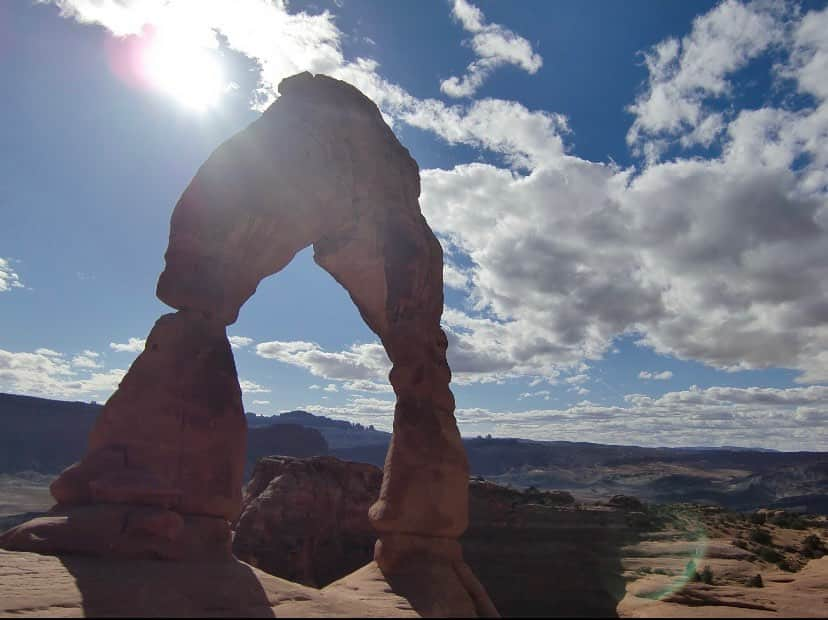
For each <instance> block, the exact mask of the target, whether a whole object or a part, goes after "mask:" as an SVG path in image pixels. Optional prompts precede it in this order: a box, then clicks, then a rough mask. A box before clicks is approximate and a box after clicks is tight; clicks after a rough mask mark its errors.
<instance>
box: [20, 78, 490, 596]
mask: <svg viewBox="0 0 828 620" xmlns="http://www.w3.org/2000/svg"><path fill="white" fill-rule="evenodd" d="M279 90H280V93H281V97H280V98H279V99H278V100H277V101H276V102H275V103H274V104H273V105H272V106H271V107H270V108H269V109H268V110H267V111H266V112H265V113H264V114H263V115H262V116H261V117H260V118H259V119H258V120H256V121H255V122H254V123H252V124H251V125H250V126H249V127H248V128H247V129H245V130H244V131H242V132H240V133H239V134H237V135H235V136H233V137H232V138H230V139H229V140H228V141H227V142H225V143H224V144H222V145H221V146H220V147H219V148H218V149H216V151H215V152H214V153H213V154H212V155H211V156H210V157H209V159H208V160H207V161H206V162H205V164H204V165H203V166H202V167H201V169H200V170H199V171H198V174H197V175H196V176H195V178H194V179H193V180H192V182H191V183H190V185H189V186H188V187H187V189H186V190H185V192H184V194H183V195H182V197H181V199H180V200H179V202H178V204H177V205H176V207H175V210H174V212H173V215H172V218H171V223H170V239H169V246H168V249H167V252H166V255H165V258H166V267H165V269H164V271H163V273H162V274H161V276H160V278H159V281H158V288H157V294H158V297H159V298H160V299H161V300H162V301H164V302H165V303H167V304H168V305H170V306H172V307H173V308H176V309H177V310H178V311H177V312H175V313H173V314H168V315H165V316H163V317H161V318H160V319H159V320H158V322H157V323H156V325H155V327H154V328H153V329H152V331H151V333H150V335H149V337H148V339H147V344H146V349H145V351H144V352H143V353H142V354H141V355H140V356H139V357H138V358H137V359H136V361H135V362H134V364H133V365H132V367H131V368H130V370H129V373H128V374H127V375H126V377H125V378H124V379H123V381H122V383H121V385H120V387H119V389H118V390H117V391H116V393H115V394H114V395H113V396H112V397H111V398H110V400H109V401H108V402H107V404H106V407H105V409H104V412H103V413H102V415H101V417H100V419H99V420H98V422H97V423H96V426H95V428H94V430H93V432H92V434H91V436H90V441H89V448H88V452H87V455H86V456H85V457H84V459H83V460H82V461H81V462H80V463H78V464H76V465H74V466H72V467H71V468H69V469H68V470H66V471H65V472H64V473H63V474H62V475H61V477H60V478H59V479H58V480H56V482H55V483H54V484H53V486H52V492H53V495H54V496H55V499H56V500H57V501H58V505H57V507H56V509H55V510H54V511H53V512H54V515H55V516H54V517H53V518H52V521H49V522H41V523H40V524H39V525H37V526H36V527H29V528H28V529H27V528H26V527H25V526H22V529H21V530H19V531H18V532H17V533H16V534H15V535H14V536H11V537H7V538H6V540H4V541H3V542H4V544H5V546H7V547H8V548H17V549H30V550H40V551H46V552H62V551H77V550H81V551H85V552H89V553H94V554H100V555H128V556H139V557H146V556H149V557H166V558H187V557H194V556H195V557H203V556H219V557H220V556H222V555H225V554H228V553H229V540H230V537H229V527H228V522H229V521H232V520H233V519H234V518H235V517H236V516H237V514H238V511H239V508H240V503H241V496H240V489H241V486H242V469H243V462H244V456H243V455H244V450H245V433H246V424H245V420H244V414H243V409H242V404H241V392H240V389H239V385H238V379H237V376H236V370H235V365H234V361H233V355H232V351H231V349H230V346H229V343H228V341H227V336H226V333H225V327H226V325H228V324H231V323H233V322H234V321H235V320H236V318H237V316H238V312H239V309H240V308H241V306H242V305H243V304H244V302H245V301H246V300H247V299H248V298H249V297H250V296H251V295H252V294H253V293H254V292H255V290H256V286H257V285H258V283H259V282H260V281H261V280H262V279H263V278H265V277H267V276H269V275H271V274H274V273H276V272H278V271H279V270H281V269H282V268H283V267H285V265H287V264H288V263H289V262H290V260H291V259H292V258H293V256H294V255H295V254H296V253H297V252H298V251H299V250H301V249H303V248H305V247H307V246H309V245H313V247H314V259H315V261H316V262H317V263H318V264H319V265H320V266H321V267H323V268H324V269H326V270H327V271H328V272H329V273H331V275H333V277H334V278H336V280H337V281H338V282H339V283H340V284H342V285H343V286H344V287H345V288H346V289H347V290H348V292H349V294H350V296H351V298H352V299H353V301H354V303H355V304H356V306H357V308H358V309H359V311H360V314H361V315H362V317H363V318H364V320H365V321H366V323H367V324H368V326H369V327H370V328H371V329H372V330H373V331H374V332H375V333H376V334H377V335H378V336H379V338H380V339H381V341H382V343H383V345H384V346H385V349H386V351H387V353H388V356H389V358H390V359H391V362H392V364H393V369H392V371H391V373H390V381H391V384H392V386H393V388H394V392H395V393H396V397H397V402H396V407H395V417H394V433H393V439H392V444H391V447H390V449H389V452H388V456H387V459H386V464H385V470H384V478H383V484H382V490H381V493H380V497H379V499H378V501H377V502H376V504H374V506H373V507H372V508H371V511H370V518H371V521H372V523H373V524H374V527H375V528H376V530H377V531H378V534H379V538H380V540H379V542H378V544H377V550H376V554H375V557H376V559H377V562H378V564H379V566H380V567H381V568H382V569H383V571H385V572H386V574H396V573H400V572H403V573H404V572H405V570H408V569H409V568H410V566H411V565H412V562H415V563H416V562H421V561H423V558H425V559H426V560H425V561H426V563H429V562H431V563H432V564H433V562H434V561H438V562H443V563H444V564H447V565H449V566H454V573H455V577H454V579H455V581H456V580H457V579H458V578H459V580H460V582H462V583H463V584H464V586H463V587H464V588H465V589H466V590H467V591H473V590H475V589H476V588H479V586H477V585H475V583H476V582H475V580H474V578H473V576H472V575H471V573H470V572H469V571H468V569H467V568H466V567H465V565H464V564H463V562H462V554H461V552H460V547H459V544H458V542H457V538H458V537H459V536H460V535H461V534H462V533H463V531H464V530H465V529H466V526H467V521H468V515H467V512H468V499H467V497H468V495H467V493H468V464H467V460H466V454H465V450H464V448H463V445H462V442H461V440H460V435H459V432H458V429H457V425H456V422H455V419H454V413H453V412H454V398H453V396H452V393H451V391H450V390H449V382H450V379H451V373H450V370H449V367H448V364H447V362H446V346H447V341H446V337H445V334H444V333H443V331H442V330H441V328H440V316H441V314H442V309H443V281H442V266H443V258H442V250H441V247H440V244H439V242H438V241H437V239H436V238H435V236H434V234H433V233H432V231H431V229H430V228H429V227H428V224H427V223H426V221H425V219H424V218H423V216H422V214H421V212H420V208H419V204H418V196H419V192H420V187H419V172H418V167H417V164H416V162H415V161H414V160H413V159H412V158H411V156H410V155H409V153H408V151H407V150H406V149H405V148H404V147H403V146H402V145H401V144H400V143H399V142H398V141H397V139H396V137H395V136H394V134H393V132H392V131H391V129H390V128H389V127H388V126H387V125H386V124H385V122H384V121H383V119H382V116H381V114H380V112H379V110H378V108H377V107H376V106H375V105H374V104H373V102H371V101H370V100H369V99H368V98H367V97H365V96H364V95H363V94H362V93H360V92H359V91H358V90H357V89H355V88H354V87H352V86H350V85H348V84H346V83H344V82H340V81H337V80H334V79H331V78H328V77H326V76H321V75H318V76H315V77H313V76H311V75H310V74H307V73H305V74H299V75H296V76H293V77H291V78H288V79H286V80H284V81H283V82H282V83H281V84H280V86H279ZM441 579H443V577H441ZM481 597H482V598H485V593H483V594H482V595H481V594H480V593H479V592H478V593H476V594H474V595H473V596H472V598H473V599H475V600H478V602H479V601H480V600H481ZM484 607H485V605H484ZM444 611H445V609H444Z"/></svg>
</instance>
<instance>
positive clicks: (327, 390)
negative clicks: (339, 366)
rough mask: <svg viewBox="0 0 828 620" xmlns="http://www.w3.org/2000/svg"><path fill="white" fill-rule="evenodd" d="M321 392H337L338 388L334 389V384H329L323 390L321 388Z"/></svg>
mask: <svg viewBox="0 0 828 620" xmlns="http://www.w3.org/2000/svg"><path fill="white" fill-rule="evenodd" d="M322 390H323V391H325V392H338V391H339V388H338V387H336V384H335V383H329V384H328V385H326V386H325V387H324V388H322Z"/></svg>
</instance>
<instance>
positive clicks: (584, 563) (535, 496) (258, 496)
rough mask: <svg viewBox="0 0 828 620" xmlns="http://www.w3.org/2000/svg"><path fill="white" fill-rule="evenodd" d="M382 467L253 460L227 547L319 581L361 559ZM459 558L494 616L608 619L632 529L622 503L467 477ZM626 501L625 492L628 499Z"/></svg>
mask: <svg viewBox="0 0 828 620" xmlns="http://www.w3.org/2000/svg"><path fill="white" fill-rule="evenodd" d="M381 479H382V471H381V470H380V469H378V468H376V467H374V466H372V465H366V464H362V463H348V462H345V461H340V460H338V459H335V458H331V457H323V458H313V459H294V458H282V457H279V458H267V459H262V460H261V461H259V463H258V464H257V466H256V469H255V472H254V475H253V478H252V479H251V481H250V483H249V484H248V485H247V488H246V490H245V499H244V509H243V512H242V516H241V518H240V519H239V521H238V522H237V523H236V525H235V532H234V537H233V550H234V552H235V554H236V556H237V557H238V558H240V559H242V560H244V561H245V562H247V563H249V564H251V565H253V566H255V567H257V568H260V569H262V570H265V571H267V572H268V573H270V574H273V575H276V576H278V577H282V578H285V579H290V580H291V581H296V582H299V583H303V584H306V585H312V586H316V587H324V586H327V585H329V584H330V583H331V582H333V581H335V580H337V579H340V578H345V579H346V581H347V578H346V577H345V576H346V575H348V574H349V573H351V572H352V571H354V570H355V569H357V568H359V567H360V566H362V565H363V564H365V563H366V562H367V561H368V560H369V559H370V554H371V550H372V548H373V542H374V539H375V538H376V533H374V532H373V531H372V530H371V528H370V523H369V522H368V518H367V515H366V508H367V507H368V506H369V505H370V504H371V503H372V502H373V501H374V499H375V498H376V496H377V495H378V494H379V489H380V481H381ZM469 490H470V526H469V529H468V530H467V531H466V533H465V534H464V535H463V537H462V538H461V543H462V546H463V553H464V556H465V557H466V561H467V562H468V563H469V566H471V568H472V569H473V571H474V574H475V575H477V577H478V578H479V579H480V582H481V583H482V584H483V586H484V587H485V589H486V591H487V592H488V593H489V595H490V596H491V598H492V601H493V602H494V604H495V606H496V607H497V609H498V611H500V613H502V614H503V615H504V616H507V617H508V616H517V617H520V616H540V617H549V616H557V617H562V616H563V617H566V616H590V617H598V616H602V617H608V616H614V615H616V613H615V609H616V606H617V604H618V602H619V601H620V600H621V598H622V597H623V595H624V585H625V583H624V578H623V568H622V566H621V549H622V547H624V546H625V545H627V544H630V543H631V542H633V541H634V540H635V539H636V535H637V528H636V527H635V525H634V524H632V523H631V521H630V519H629V513H628V512H627V511H626V510H624V509H623V508H619V507H610V506H607V505H603V506H600V505H591V506H576V505H574V500H573V498H572V496H570V495H569V494H568V493H555V492H540V491H517V490H514V489H509V488H506V487H503V486H500V485H496V484H492V483H489V482H481V481H472V482H471V484H470V487H469ZM629 499H634V498H629Z"/></svg>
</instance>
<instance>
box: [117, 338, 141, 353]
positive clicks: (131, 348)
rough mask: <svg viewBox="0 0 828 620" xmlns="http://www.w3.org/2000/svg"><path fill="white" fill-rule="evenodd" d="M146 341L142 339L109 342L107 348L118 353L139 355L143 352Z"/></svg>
mask: <svg viewBox="0 0 828 620" xmlns="http://www.w3.org/2000/svg"><path fill="white" fill-rule="evenodd" d="M146 344H147V341H146V339H144V338H130V339H129V342H126V343H118V342H110V343H109V348H110V349H112V350H113V351H117V352H118V353H140V352H141V351H143V350H144V347H145V346H146Z"/></svg>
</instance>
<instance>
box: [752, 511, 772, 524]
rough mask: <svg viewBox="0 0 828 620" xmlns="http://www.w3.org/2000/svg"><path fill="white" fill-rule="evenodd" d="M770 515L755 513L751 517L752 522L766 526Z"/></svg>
mask: <svg viewBox="0 0 828 620" xmlns="http://www.w3.org/2000/svg"><path fill="white" fill-rule="evenodd" d="M767 519H768V515H766V514H765V513H764V512H754V513H753V514H752V515H750V522H751V523H755V524H756V525H764V524H765V521H767Z"/></svg>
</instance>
